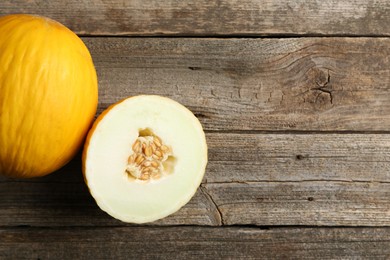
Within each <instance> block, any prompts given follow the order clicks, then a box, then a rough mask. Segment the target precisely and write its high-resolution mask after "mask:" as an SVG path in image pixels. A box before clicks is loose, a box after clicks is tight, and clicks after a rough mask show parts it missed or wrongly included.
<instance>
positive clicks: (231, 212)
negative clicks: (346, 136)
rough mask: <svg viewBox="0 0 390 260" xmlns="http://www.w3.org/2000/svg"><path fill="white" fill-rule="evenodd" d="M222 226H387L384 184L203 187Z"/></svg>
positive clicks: (389, 203) (389, 193) (388, 189)
mask: <svg viewBox="0 0 390 260" xmlns="http://www.w3.org/2000/svg"><path fill="white" fill-rule="evenodd" d="M203 186H204V188H205V189H206V190H207V192H208V194H209V195H210V197H212V198H213V201H214V203H215V204H216V206H217V208H218V210H219V212H220V213H221V219H222V223H223V224H224V225H236V224H239V225H242V224H246V225H266V226H268V225H319V226H340V225H341V226H388V225H389V223H390V214H389V208H390V199H389V197H390V184H389V183H355V182H351V183H345V182H328V181H307V182H298V183H297V182H282V183H281V182H259V183H230V184H227V183H224V184H221V183H220V184H203Z"/></svg>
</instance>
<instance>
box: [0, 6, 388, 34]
mask: <svg viewBox="0 0 390 260" xmlns="http://www.w3.org/2000/svg"><path fill="white" fill-rule="evenodd" d="M389 11H390V3H389V2H388V1H386V0H375V1H364V0H346V1H337V0H332V1H321V0H314V1H309V2H308V1H303V0H299V1H296V0H262V1H261V0H242V1H236V0H218V1H217V0H214V1H209V0H200V1H196V2H193V1H180V0H166V1H158V0H153V1H146V2H144V1H139V0H134V1H125V0H115V1H114V0H100V1H92V0H83V1H77V0H70V1H61V0H55V1H45V0H17V1H10V0H6V1H1V3H0V15H4V14H11V13H32V14H39V15H45V16H48V17H51V18H53V19H56V20H58V21H60V22H62V23H64V24H65V25H67V26H69V27H70V28H71V29H72V30H74V31H75V32H77V33H79V34H84V35H196V36H205V35H207V36H215V35H224V36H226V35H256V36H258V35H313V34H317V35H320V34H321V35H360V36H361V35H386V36H389V35H390V28H389V26H388V24H390V17H389V15H388V13H389Z"/></svg>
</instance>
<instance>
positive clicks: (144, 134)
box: [83, 95, 207, 223]
mask: <svg viewBox="0 0 390 260" xmlns="http://www.w3.org/2000/svg"><path fill="white" fill-rule="evenodd" d="M206 164H207V144H206V138H205V134H204V132H203V129H202V126H201V124H200V122H199V120H198V119H197V118H196V117H195V116H194V115H193V114H192V113H191V112H190V111H189V110H188V109H187V108H185V107H184V106H182V105H181V104H179V103H177V102H176V101H173V100H171V99H168V98H165V97H160V96H151V95H142V96H135V97H131V98H128V99H125V100H123V101H121V102H119V103H117V104H115V105H113V106H111V107H109V108H108V109H107V110H106V111H105V112H103V113H102V114H101V115H100V116H99V117H98V119H97V120H96V122H95V124H94V126H93V127H92V129H91V130H90V132H89V134H88V137H87V142H86V144H85V147H84V154H83V172H84V178H85V181H86V183H87V185H88V188H89V190H90V192H91V194H92V196H93V197H94V199H95V200H96V202H97V204H98V205H99V207H100V208H101V209H102V210H104V211H106V212H107V213H108V214H110V215H111V216H113V217H114V218H117V219H119V220H122V221H124V222H131V223H145V222H151V221H155V220H157V219H161V218H163V217H166V216H168V215H170V214H172V213H174V212H176V211H177V210H179V209H180V208H181V207H182V206H183V205H185V204H186V203H187V202H188V201H189V200H190V199H191V197H192V196H193V195H194V194H195V192H196V190H197V188H198V187H199V185H200V183H201V181H202V178H203V175H204V173H205V168H206Z"/></svg>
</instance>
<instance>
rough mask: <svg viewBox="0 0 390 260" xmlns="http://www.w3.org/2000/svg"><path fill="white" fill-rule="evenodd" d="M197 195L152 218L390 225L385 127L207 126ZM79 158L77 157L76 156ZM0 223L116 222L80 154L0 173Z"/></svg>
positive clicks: (388, 152) (182, 221) (389, 163)
mask: <svg viewBox="0 0 390 260" xmlns="http://www.w3.org/2000/svg"><path fill="white" fill-rule="evenodd" d="M207 141H208V145H209V160H210V161H209V164H208V167H207V171H206V175H205V178H204V180H203V183H202V186H201V188H200V189H199V190H198V192H197V194H196V196H195V197H194V198H193V199H192V200H191V202H190V203H189V204H187V205H186V206H185V207H184V208H183V209H181V210H180V211H178V212H177V213H176V214H174V215H172V216H170V217H168V218H165V219H163V220H160V221H157V222H155V223H152V225H211V226H218V225H247V224H252V225H260V226H264V225H266V226H270V225H327V226H340V225H342V226H344V225H351V226H358V225H364V226H388V225H390V214H389V208H390V181H389V179H390V172H389V169H390V159H389V158H390V135H388V134H243V133H241V134H227V133H208V134H207ZM78 158H79V157H78ZM0 197H1V200H0V225H1V226H3V227H10V226H17V225H30V226H120V225H124V223H121V222H120V221H117V220H115V219H113V218H111V217H110V216H108V215H107V214H105V213H104V212H102V211H100V210H99V208H98V207H97V206H96V205H95V202H94V201H93V199H92V197H91V196H90V195H89V193H88V190H87V188H86V186H85V184H84V182H83V178H82V174H81V163H80V160H77V159H76V160H74V161H72V162H71V163H70V164H69V165H68V166H66V167H65V168H64V169H62V170H60V171H59V172H57V173H55V174H53V175H50V176H47V177H44V178H40V179H32V180H13V179H9V178H5V177H1V178H0Z"/></svg>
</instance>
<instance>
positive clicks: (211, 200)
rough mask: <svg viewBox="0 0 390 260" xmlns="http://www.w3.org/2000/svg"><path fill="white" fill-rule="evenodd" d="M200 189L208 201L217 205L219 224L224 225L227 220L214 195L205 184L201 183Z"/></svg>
mask: <svg viewBox="0 0 390 260" xmlns="http://www.w3.org/2000/svg"><path fill="white" fill-rule="evenodd" d="M199 189H200V191H201V192H202V193H203V195H204V196H205V197H206V198H207V199H208V201H209V202H210V203H211V204H212V205H213V206H214V207H215V209H216V211H217V212H218V215H219V219H218V222H219V223H218V226H221V225H222V226H224V225H225V221H224V218H223V214H222V212H221V210H220V209H219V206H218V204H217V203H216V202H215V201H214V199H213V197H212V196H211V195H210V193H209V192H208V190H207V188H206V187H205V186H204V185H203V184H201V185H200V187H199Z"/></svg>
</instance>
